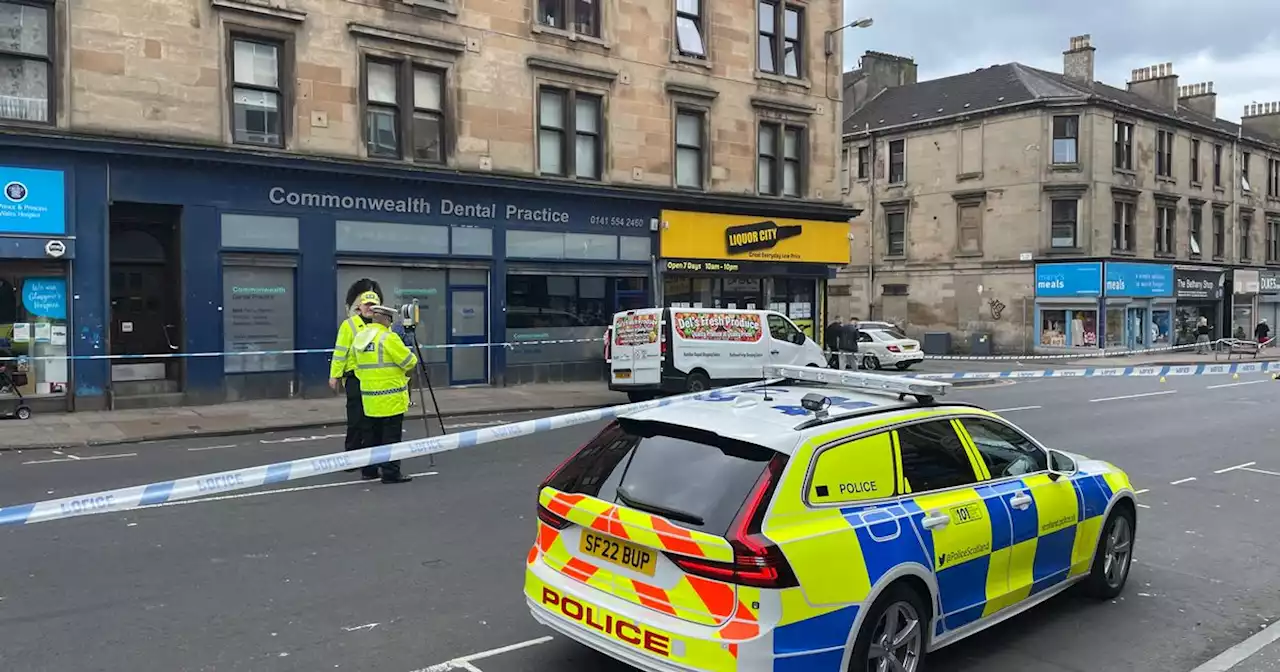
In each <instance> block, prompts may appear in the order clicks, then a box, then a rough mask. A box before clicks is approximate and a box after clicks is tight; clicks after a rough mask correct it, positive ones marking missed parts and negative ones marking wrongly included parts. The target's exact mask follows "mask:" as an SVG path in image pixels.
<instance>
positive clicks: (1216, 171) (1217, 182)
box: [1213, 145, 1222, 187]
mask: <svg viewBox="0 0 1280 672" xmlns="http://www.w3.org/2000/svg"><path fill="white" fill-rule="evenodd" d="M1213 186H1215V187H1221V186H1222V145H1214V146H1213Z"/></svg>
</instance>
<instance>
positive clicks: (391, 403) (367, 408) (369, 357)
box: [351, 305, 418, 483]
mask: <svg viewBox="0 0 1280 672" xmlns="http://www.w3.org/2000/svg"><path fill="white" fill-rule="evenodd" d="M370 312H371V314H372V318H373V322H372V324H369V325H368V326H366V327H365V328H364V329H363V330H361V331H360V333H359V334H356V338H355V340H354V341H352V343H351V350H352V352H353V353H354V358H355V369H356V377H357V378H359V379H360V398H361V400H362V407H363V410H364V417H365V422H366V423H367V426H368V428H369V434H368V437H369V443H368V444H367V447H370V448H372V447H374V446H385V445H387V444H391V443H399V442H400V441H401V440H403V433H404V414H405V411H407V410H409V374H410V373H411V372H412V371H413V367H415V366H417V365H418V358H417V356H415V355H414V354H413V353H412V352H410V350H409V348H408V347H407V346H405V344H404V341H402V340H400V337H399V336H396V335H395V334H394V333H392V331H391V328H390V327H391V323H392V322H393V321H394V320H395V317H396V310H395V309H394V308H389V307H387V306H381V305H379V306H372V307H371V308H370ZM379 470H381V472H382V482H383V483H408V482H409V481H411V480H413V479H412V478H411V477H409V476H406V475H404V474H403V473H401V472H400V461H399V460H395V461H392V462H384V463H382V464H378V465H370V466H368V467H365V468H364V469H362V470H361V474H360V475H361V476H362V477H364V478H365V479H372V478H377V477H378V471H379Z"/></svg>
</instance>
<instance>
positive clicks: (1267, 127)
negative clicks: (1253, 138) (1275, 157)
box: [1240, 103, 1280, 140]
mask: <svg viewBox="0 0 1280 672" xmlns="http://www.w3.org/2000/svg"><path fill="white" fill-rule="evenodd" d="M1240 125H1241V126H1243V127H1244V130H1246V131H1248V132H1250V133H1256V134H1258V135H1266V136H1270V137H1272V138H1275V139H1277V140H1280V103H1252V104H1250V105H1245V106H1244V114H1243V115H1241V117H1240Z"/></svg>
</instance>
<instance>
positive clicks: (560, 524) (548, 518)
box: [538, 423, 615, 530]
mask: <svg viewBox="0 0 1280 672" xmlns="http://www.w3.org/2000/svg"><path fill="white" fill-rule="evenodd" d="M614 426H615V425H614V424H613V423H610V424H608V425H606V426H605V428H604V429H602V430H600V433H599V434H596V435H595V436H593V437H591V438H590V439H589V440H588V441H587V442H586V443H584V444H582V445H581V446H578V449H577V450H575V451H573V452H572V453H570V454H569V457H566V458H564V461H563V462H561V463H560V464H559V465H557V466H556V468H555V469H552V470H551V473H550V474H547V477H546V478H545V479H543V481H542V482H541V483H539V484H538V496H539V497H541V495H542V489H543V488H545V487H547V486H548V485H550V484H551V481H554V480H555V479H556V476H559V475H560V472H561V471H563V470H564V467H565V465H566V464H569V463H570V462H572V461H573V460H574V459H575V458H577V457H578V455H580V454H582V451H583V450H586V448H587V446H590V445H591V444H593V443H595V441H596V439H598V438H600V435H601V434H604V433H605V432H607V431H610V430H611V429H613V428H614ZM538 520H541V521H542V522H544V523H546V524H547V525H550V526H551V527H554V528H555V529H557V530H563V529H564V528H566V527H568V526H569V521H568V520H565V519H564V518H561V517H560V516H557V515H556V514H554V513H552V512H551V510H550V509H548V508H547V507H545V506H543V505H542V502H538Z"/></svg>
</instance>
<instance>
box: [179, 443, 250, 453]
mask: <svg viewBox="0 0 1280 672" xmlns="http://www.w3.org/2000/svg"><path fill="white" fill-rule="evenodd" d="M238 445H240V444H238V443H227V444H223V445H221V446H200V447H199V448H188V449H187V450H188V451H190V452H193V453H197V452H200V451H202V450H222V449H223V448H235V447H236V446H238Z"/></svg>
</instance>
